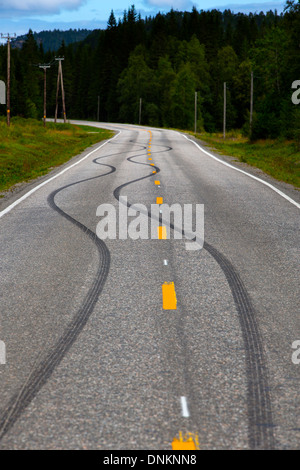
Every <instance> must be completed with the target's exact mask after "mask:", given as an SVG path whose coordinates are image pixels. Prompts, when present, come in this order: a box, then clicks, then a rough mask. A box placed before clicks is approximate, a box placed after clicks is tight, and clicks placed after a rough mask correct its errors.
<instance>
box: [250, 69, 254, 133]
mask: <svg viewBox="0 0 300 470" xmlns="http://www.w3.org/2000/svg"><path fill="white" fill-rule="evenodd" d="M252 120H253V72H251V90H250V138H251V134H252Z"/></svg>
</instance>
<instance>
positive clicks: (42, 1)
mask: <svg viewBox="0 0 300 470" xmlns="http://www.w3.org/2000/svg"><path fill="white" fill-rule="evenodd" d="M84 3H86V0H0V12H1V16H4V15H5V14H7V13H10V14H14V15H18V16H21V15H36V14H45V15H46V14H54V13H59V12H60V11H61V10H64V9H66V10H76V9H78V8H79V7H80V6H81V5H83V4H84Z"/></svg>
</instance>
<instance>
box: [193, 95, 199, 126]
mask: <svg viewBox="0 0 300 470" xmlns="http://www.w3.org/2000/svg"><path fill="white" fill-rule="evenodd" d="M197 101H198V93H197V92H196V91H195V125H194V132H195V134H197Z"/></svg>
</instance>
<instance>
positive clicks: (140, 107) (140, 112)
mask: <svg viewBox="0 0 300 470" xmlns="http://www.w3.org/2000/svg"><path fill="white" fill-rule="evenodd" d="M142 101H143V100H142V98H140V106H139V125H141V122H142Z"/></svg>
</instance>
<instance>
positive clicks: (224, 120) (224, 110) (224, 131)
mask: <svg viewBox="0 0 300 470" xmlns="http://www.w3.org/2000/svg"><path fill="white" fill-rule="evenodd" d="M225 137H226V82H224V109H223V139H225Z"/></svg>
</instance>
